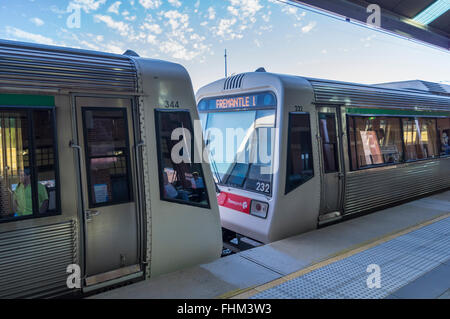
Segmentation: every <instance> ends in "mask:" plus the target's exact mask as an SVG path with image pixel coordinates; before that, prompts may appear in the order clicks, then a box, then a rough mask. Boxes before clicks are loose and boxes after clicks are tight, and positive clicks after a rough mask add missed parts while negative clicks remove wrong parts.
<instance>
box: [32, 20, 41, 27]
mask: <svg viewBox="0 0 450 319" xmlns="http://www.w3.org/2000/svg"><path fill="white" fill-rule="evenodd" d="M30 21H31V22H32V23H33V24H35V25H36V26H38V27H40V26H42V25H44V21H42V20H41V19H39V18H32V19H30Z"/></svg>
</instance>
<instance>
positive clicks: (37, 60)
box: [0, 41, 222, 298]
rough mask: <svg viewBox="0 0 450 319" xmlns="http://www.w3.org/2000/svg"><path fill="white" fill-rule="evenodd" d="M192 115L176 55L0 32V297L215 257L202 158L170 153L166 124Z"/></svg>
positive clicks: (55, 290) (59, 290)
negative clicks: (80, 46) (144, 54)
mask: <svg viewBox="0 0 450 319" xmlns="http://www.w3.org/2000/svg"><path fill="white" fill-rule="evenodd" d="M195 119H198V113H197V110H196V107H195V97H194V92H193V88H192V84H191V80H190V78H189V75H188V73H187V72H186V70H185V69H184V68H183V67H182V66H180V65H178V64H174V63H169V62H164V61H158V60H150V59H144V58H140V57H138V56H137V55H136V54H135V53H134V52H131V51H130V52H128V51H127V52H126V53H125V55H115V54H107V53H101V52H93V51H85V50H76V49H69V48H59V47H52V46H43V45H35V44H26V43H20V42H13V41H0V298H24V297H27V298H28V297H55V296H61V295H66V294H72V293H75V294H79V293H80V292H83V293H88V292H92V291H95V290H98V289H100V288H105V287H110V286H112V285H116V284H119V283H120V284H123V283H125V282H130V281H135V280H139V279H144V278H150V277H154V276H158V275H160V274H164V273H168V272H171V271H175V270H177V269H181V268H184V267H188V266H191V265H195V264H199V263H204V262H208V261H211V260H214V259H215V258H218V257H220V254H221V250H222V239H221V227H220V218H219V211H218V207H217V201H216V194H215V186H214V183H213V177H212V174H211V171H210V168H209V165H204V164H188V163H182V164H175V163H174V162H173V161H172V158H171V156H170V154H171V150H172V148H173V143H174V142H173V141H172V139H171V133H172V130H173V129H174V128H177V127H184V128H191V127H192V126H193V121H194V120H195ZM193 150H194V153H195V152H197V151H198V150H197V149H196V148H195V149H193ZM199 229H201V232H199Z"/></svg>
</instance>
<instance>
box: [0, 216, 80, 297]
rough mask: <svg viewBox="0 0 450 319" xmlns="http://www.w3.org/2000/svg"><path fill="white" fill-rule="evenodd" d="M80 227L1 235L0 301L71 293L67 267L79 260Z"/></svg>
mask: <svg viewBox="0 0 450 319" xmlns="http://www.w3.org/2000/svg"><path fill="white" fill-rule="evenodd" d="M76 234H77V224H76V222H75V221H68V222H64V223H59V224H53V225H46V226H40V227H32V228H26V229H18V230H14V231H9V232H4V233H0V298H39V297H52V296H57V295H62V294H65V293H69V292H70V291H69V289H68V288H67V285H66V280H67V276H68V274H67V273H66V268H67V266H68V265H70V264H76V263H77V262H78V261H77V235H76Z"/></svg>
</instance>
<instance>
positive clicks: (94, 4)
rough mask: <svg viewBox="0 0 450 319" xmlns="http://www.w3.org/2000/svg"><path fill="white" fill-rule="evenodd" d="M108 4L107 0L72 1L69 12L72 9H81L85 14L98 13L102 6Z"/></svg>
mask: <svg viewBox="0 0 450 319" xmlns="http://www.w3.org/2000/svg"><path fill="white" fill-rule="evenodd" d="M105 3H106V0H97V1H96V0H72V1H70V2H69V5H68V6H67V10H70V9H72V8H81V9H83V10H84V12H86V13H89V12H91V11H97V10H98V8H100V6H102V5H103V4H105Z"/></svg>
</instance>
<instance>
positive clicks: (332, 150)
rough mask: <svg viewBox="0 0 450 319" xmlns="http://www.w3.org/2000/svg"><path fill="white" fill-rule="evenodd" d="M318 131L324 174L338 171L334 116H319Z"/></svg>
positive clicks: (322, 114) (323, 114) (321, 114)
mask: <svg viewBox="0 0 450 319" xmlns="http://www.w3.org/2000/svg"><path fill="white" fill-rule="evenodd" d="M319 129H320V136H321V140H322V154H323V162H324V170H325V173H333V172H337V171H339V161H338V152H337V151H338V149H337V136H336V118H335V115H334V114H326V113H320V114H319Z"/></svg>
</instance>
